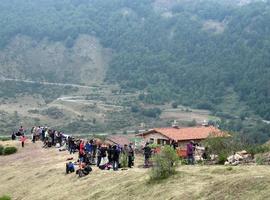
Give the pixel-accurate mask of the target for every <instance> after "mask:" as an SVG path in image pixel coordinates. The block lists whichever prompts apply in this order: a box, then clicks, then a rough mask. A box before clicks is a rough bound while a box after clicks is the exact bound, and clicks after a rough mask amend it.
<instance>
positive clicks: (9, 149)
mask: <svg viewBox="0 0 270 200" xmlns="http://www.w3.org/2000/svg"><path fill="white" fill-rule="evenodd" d="M16 152H17V148H16V147H6V148H4V155H10V154H13V153H16Z"/></svg>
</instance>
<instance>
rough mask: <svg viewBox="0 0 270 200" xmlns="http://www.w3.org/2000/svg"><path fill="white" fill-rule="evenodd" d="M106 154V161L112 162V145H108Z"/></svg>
mask: <svg viewBox="0 0 270 200" xmlns="http://www.w3.org/2000/svg"><path fill="white" fill-rule="evenodd" d="M107 154H108V161H109V163H110V164H112V156H113V148H112V145H109V147H108V149H107Z"/></svg>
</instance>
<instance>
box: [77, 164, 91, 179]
mask: <svg viewBox="0 0 270 200" xmlns="http://www.w3.org/2000/svg"><path fill="white" fill-rule="evenodd" d="M91 171H92V168H91V166H90V165H87V164H86V163H84V162H81V163H80V165H79V169H78V170H77V171H76V174H78V175H79V177H83V176H86V175H88V174H89V173H90V172H91Z"/></svg>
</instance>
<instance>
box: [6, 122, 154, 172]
mask: <svg viewBox="0 0 270 200" xmlns="http://www.w3.org/2000/svg"><path fill="white" fill-rule="evenodd" d="M25 133H26V129H24V128H23V127H22V126H21V127H20V128H19V129H18V131H17V132H16V133H15V132H13V133H12V136H11V137H12V139H13V140H15V139H16V137H20V141H21V143H22V147H24V142H25V140H26V137H25ZM30 133H31V141H32V142H33V143H35V142H36V141H38V140H40V141H42V142H43V148H51V147H56V148H59V151H68V152H69V154H71V155H72V154H75V153H78V159H73V157H72V160H75V161H74V162H72V161H69V162H68V163H66V173H67V174H68V173H71V172H75V171H76V172H77V174H79V176H82V175H87V174H89V173H90V172H91V171H92V167H91V166H92V165H96V166H97V167H98V168H99V169H101V170H105V169H106V170H110V169H113V170H114V171H117V170H118V169H119V168H122V169H123V168H126V167H128V168H132V167H133V166H134V158H135V153H134V147H133V144H132V143H130V144H125V145H123V146H120V145H117V144H108V143H104V142H102V141H101V140H99V139H94V138H93V139H90V140H84V139H78V138H75V137H72V136H70V135H66V134H64V132H62V131H57V130H52V129H50V128H48V127H46V126H44V127H41V126H34V127H32V128H31V130H30ZM147 157H149V156H147ZM75 166H78V169H77V170H75Z"/></svg>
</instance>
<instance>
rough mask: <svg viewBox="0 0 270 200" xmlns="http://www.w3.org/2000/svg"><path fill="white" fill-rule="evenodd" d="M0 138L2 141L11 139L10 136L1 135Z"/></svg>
mask: <svg viewBox="0 0 270 200" xmlns="http://www.w3.org/2000/svg"><path fill="white" fill-rule="evenodd" d="M0 140H1V141H8V140H10V137H1V138H0Z"/></svg>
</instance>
